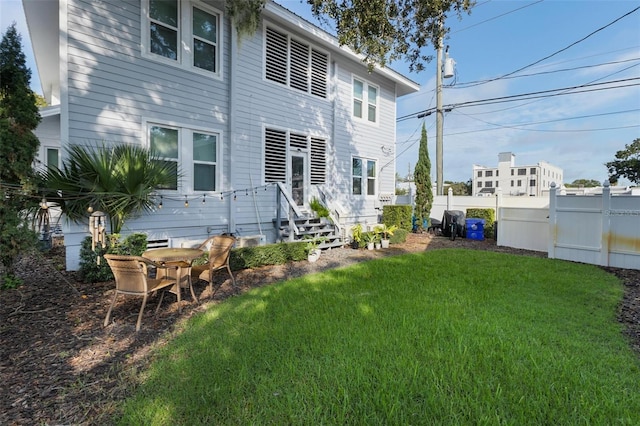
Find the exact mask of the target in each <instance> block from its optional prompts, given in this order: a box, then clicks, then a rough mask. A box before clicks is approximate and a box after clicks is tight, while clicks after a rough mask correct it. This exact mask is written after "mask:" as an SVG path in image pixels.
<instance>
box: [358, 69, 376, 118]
mask: <svg viewBox="0 0 640 426" xmlns="http://www.w3.org/2000/svg"><path fill="white" fill-rule="evenodd" d="M365 108H366V120H367V121H369V122H371V123H375V122H377V121H378V87H377V86H374V85H372V84H370V83H367V82H366V81H364V80H360V79H358V78H355V77H354V79H353V116H354V117H356V118H362V119H364V118H365V111H364V109H365Z"/></svg>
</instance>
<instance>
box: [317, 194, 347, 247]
mask: <svg viewBox="0 0 640 426" xmlns="http://www.w3.org/2000/svg"><path fill="white" fill-rule="evenodd" d="M316 189H317V191H318V195H319V200H320V201H321V202H322V204H324V206H325V207H326V208H327V209H328V210H329V219H331V221H332V222H333V226H335V227H336V230H337V231H338V235H341V236H342V235H343V234H342V225H341V223H340V212H338V210H337V209H336V208H334V207H333V205H332V203H331V202H330V200H329V197H328V196H327V194H326V193H325V192H324V191H323V190H322V189H321V188H320V187H317V188H316Z"/></svg>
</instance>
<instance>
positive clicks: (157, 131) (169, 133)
mask: <svg viewBox="0 0 640 426" xmlns="http://www.w3.org/2000/svg"><path fill="white" fill-rule="evenodd" d="M179 146H180V140H179V135H178V129H175V128H170V127H164V126H156V125H151V126H150V127H149V148H151V152H152V153H153V155H155V156H157V157H158V158H159V160H157V161H160V162H163V163H165V164H166V165H167V166H168V168H169V169H170V170H171V171H173V173H174V180H173V181H172V182H171V183H170V184H168V185H166V186H162V187H161V188H159V189H172V190H176V189H178V163H179V162H180V156H179Z"/></svg>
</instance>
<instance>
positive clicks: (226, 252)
mask: <svg viewBox="0 0 640 426" xmlns="http://www.w3.org/2000/svg"><path fill="white" fill-rule="evenodd" d="M235 243H236V239H235V237H232V236H230V235H214V236H213V237H210V238H208V239H207V240H205V241H204V242H203V243H202V244H200V246H199V247H198V248H199V249H200V250H203V251H205V252H208V253H209V259H208V263H206V264H204V265H193V266H192V267H191V276H192V277H193V278H195V279H201V280H204V281H207V282H208V283H209V290H210V291H211V292H212V294H211V297H213V295H214V294H215V293H214V292H213V274H214V272H216V271H220V270H222V269H226V270H227V272H228V273H229V276H230V277H231V282H232V284H233V286H234V287H235V286H236V280H235V278H234V277H233V273H231V267H230V266H229V258H230V254H231V249H232V248H233V246H234V244H235ZM216 290H217V289H216Z"/></svg>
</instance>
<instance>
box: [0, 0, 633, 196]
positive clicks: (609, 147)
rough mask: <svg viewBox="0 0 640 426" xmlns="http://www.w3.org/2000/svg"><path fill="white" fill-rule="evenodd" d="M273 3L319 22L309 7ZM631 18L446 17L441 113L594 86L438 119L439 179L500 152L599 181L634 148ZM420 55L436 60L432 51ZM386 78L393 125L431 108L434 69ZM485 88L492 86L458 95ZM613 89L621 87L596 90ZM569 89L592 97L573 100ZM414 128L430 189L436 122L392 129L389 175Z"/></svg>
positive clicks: (0, 7) (507, 10)
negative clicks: (451, 73)
mask: <svg viewBox="0 0 640 426" xmlns="http://www.w3.org/2000/svg"><path fill="white" fill-rule="evenodd" d="M278 2H279V3H280V4H282V5H283V6H285V7H287V8H288V9H290V10H292V11H293V12H295V13H297V14H299V15H301V16H302V17H304V18H307V19H308V20H310V21H311V22H314V23H317V22H316V21H315V20H314V19H313V18H312V17H311V16H310V13H309V6H307V5H306V2H303V1H300V0H280V1H278ZM638 7H640V1H635V0H620V1H615V0H614V1H611V0H606V1H605V0H600V1H588V0H586V1H585V0H580V1H578V0H565V1H556V0H545V1H539V0H531V1H520V0H517V1H516V0H510V1H505V0H491V1H485V0H479V1H478V5H477V6H476V7H475V8H474V9H473V10H472V12H471V15H463V17H462V19H461V20H458V19H457V18H456V17H455V16H453V15H452V16H450V17H449V18H448V19H447V21H446V25H447V27H449V28H450V29H451V32H450V35H449V38H448V39H447V40H445V44H446V45H449V54H450V57H451V58H453V59H454V60H455V62H456V74H455V77H454V78H452V79H446V80H444V86H445V87H444V90H443V103H444V105H456V104H461V103H464V102H468V101H477V100H486V99H492V98H499V97H508V96H514V95H521V94H526V93H533V92H542V91H551V90H555V89H567V88H570V87H574V86H580V85H585V84H598V85H596V86H588V87H585V88H582V89H573V90H572V91H568V90H564V91H562V93H564V94H563V95H558V93H560V92H547V93H546V94H541V95H540V96H543V97H540V98H537V99H528V100H519V101H513V102H497V103H494V104H490V105H482V106H470V107H463V106H458V107H456V108H453V109H452V111H451V112H448V113H447V114H446V115H445V118H444V132H443V140H444V149H443V158H444V160H443V169H444V179H445V180H447V181H466V180H468V179H469V178H470V177H471V174H472V166H473V164H479V165H484V166H489V167H493V166H496V165H497V161H498V153H500V152H506V151H509V152H513V153H514V154H515V155H516V158H515V161H516V165H521V166H527V165H535V164H536V163H537V162H538V161H547V162H550V163H552V164H554V165H557V166H559V167H561V168H563V169H564V173H565V182H572V181H573V180H575V179H595V180H598V181H603V180H605V179H606V178H607V170H606V167H605V166H604V163H605V162H607V161H611V160H613V159H614V158H615V153H616V151H618V150H621V149H623V148H624V146H625V144H630V143H631V142H632V141H633V140H634V139H636V138H640V85H638V84H640V10H636V11H635V12H633V13H631V14H629V15H627V16H625V17H623V16H624V15H626V14H628V13H629V12H631V11H633V10H634V9H636V8H638ZM619 18H620V19H619ZM618 19H619V20H618ZM14 20H15V21H16V22H17V24H18V31H19V32H20V33H21V34H22V36H23V47H24V49H25V53H26V54H27V57H28V66H29V67H30V68H31V69H32V70H33V78H32V86H33V88H34V90H35V91H37V92H41V89H40V87H39V81H38V80H37V72H36V66H35V63H34V62H33V59H32V53H31V48H30V43H29V40H28V31H27V28H26V24H25V23H24V14H23V12H22V6H21V1H19V0H0V24H1V25H0V27H1V28H2V32H3V33H4V32H5V31H6V29H7V27H8V26H9V25H10V24H11V22H12V21H14ZM616 20H618V21H617V22H614V21H616ZM592 33H593V34H592ZM427 53H428V54H433V55H434V57H435V51H427ZM547 57H549V58H547ZM544 58H547V59H544ZM543 59H544V60H543ZM538 61H540V62H538ZM534 63H536V64H535V65H532V66H529V67H527V66H528V65H530V64H534ZM392 67H393V68H394V69H396V70H397V71H399V72H401V73H403V74H404V75H406V76H407V77H409V78H411V79H412V80H414V81H416V82H417V83H419V84H420V85H421V86H422V88H421V90H420V92H419V93H416V94H412V95H408V96H405V97H402V98H400V99H399V100H398V117H403V116H407V115H410V114H413V113H416V112H419V111H422V110H425V109H429V108H433V107H435V102H436V100H435V72H436V71H435V70H436V68H435V60H434V61H433V62H431V63H429V64H427V65H426V67H425V71H423V72H420V73H413V74H412V73H409V71H408V67H407V66H406V64H404V63H394V64H392ZM523 67H526V69H524V70H522V71H520V72H518V73H516V74H513V75H510V76H509V77H508V78H505V77H503V76H505V75H507V74H510V73H512V72H514V71H516V70H519V69H521V68H523ZM524 74H528V75H529V76H523V75H524ZM500 77H503V78H500ZM514 77H515V78H514ZM634 79H635V80H634ZM486 80H492V81H491V82H488V83H483V84H465V83H471V82H478V81H486ZM614 80H626V81H618V82H615V83H610V84H602V83H607V82H611V81H614ZM621 86H626V87H621ZM594 89H598V90H594ZM578 90H589V91H586V92H583V93H572V92H576V91H578ZM550 95H555V96H550ZM423 120H424V123H425V125H426V127H427V132H428V137H429V155H430V157H431V162H432V171H433V178H434V180H435V156H436V153H435V140H436V135H435V114H432V115H430V116H428V117H425V118H424V119H417V118H409V119H406V120H402V121H399V122H398V124H397V140H396V154H395V156H396V161H397V164H396V167H397V171H398V173H399V174H400V175H402V176H404V175H406V174H407V172H408V171H409V169H411V170H413V167H414V166H415V162H416V160H417V153H418V145H419V138H420V127H421V125H422V122H423ZM392 158H393V157H391V156H390V157H388V160H391V159H392ZM386 160H387V159H386V158H382V159H381V162H386ZM621 183H627V182H626V181H622V182H621Z"/></svg>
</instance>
